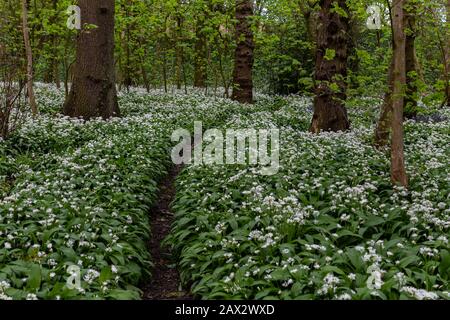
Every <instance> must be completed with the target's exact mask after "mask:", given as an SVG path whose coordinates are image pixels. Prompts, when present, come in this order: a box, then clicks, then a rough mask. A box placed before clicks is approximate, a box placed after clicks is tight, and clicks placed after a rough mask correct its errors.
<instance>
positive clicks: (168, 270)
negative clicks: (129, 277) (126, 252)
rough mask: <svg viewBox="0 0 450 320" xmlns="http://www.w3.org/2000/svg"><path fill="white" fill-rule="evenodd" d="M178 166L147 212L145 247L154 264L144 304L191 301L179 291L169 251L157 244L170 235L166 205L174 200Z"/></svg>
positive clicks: (175, 271)
mask: <svg viewBox="0 0 450 320" xmlns="http://www.w3.org/2000/svg"><path fill="white" fill-rule="evenodd" d="M180 171H181V166H174V167H173V168H172V169H171V170H170V171H169V174H168V176H167V177H166V178H165V179H164V180H163V181H162V182H161V185H160V191H159V195H158V200H157V202H156V204H155V206H154V207H153V209H152V211H151V214H152V215H151V219H150V220H151V222H150V223H151V227H152V238H151V240H150V243H149V250H150V253H151V259H152V261H153V263H154V264H155V265H154V267H153V269H152V271H151V272H152V279H151V282H150V283H149V284H148V285H146V286H144V288H143V291H144V294H143V296H142V298H143V299H144V300H175V299H180V300H191V299H192V297H191V296H190V295H189V294H188V293H187V292H183V291H180V277H179V274H178V271H177V270H176V268H175V267H174V264H175V262H174V260H173V256H172V253H171V250H170V249H169V248H166V247H161V242H162V241H163V240H164V238H165V237H166V236H167V235H168V234H169V233H170V228H171V225H172V222H173V219H174V216H173V213H172V212H171V210H170V204H171V202H172V201H173V199H174V197H175V179H176V177H177V176H178V174H179V173H180Z"/></svg>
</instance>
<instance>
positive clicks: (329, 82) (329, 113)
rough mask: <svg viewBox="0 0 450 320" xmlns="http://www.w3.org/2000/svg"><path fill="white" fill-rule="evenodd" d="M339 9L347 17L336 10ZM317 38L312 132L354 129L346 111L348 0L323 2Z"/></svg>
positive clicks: (323, 0)
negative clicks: (337, 7) (335, 8)
mask: <svg viewBox="0 0 450 320" xmlns="http://www.w3.org/2000/svg"><path fill="white" fill-rule="evenodd" d="M335 5H338V6H339V7H340V8H341V9H342V10H344V12H346V14H347V16H341V15H340V14H339V13H337V12H336V11H334V10H333V8H334V6H335ZM320 8H321V10H320V13H319V32H318V36H317V52H316V73H315V82H316V84H315V93H316V97H315V99H314V116H313V119H312V123H311V128H310V131H311V132H313V133H319V132H321V131H346V130H348V129H350V122H349V120H348V115H347V110H346V108H345V100H346V99H347V94H346V89H347V85H346V78H347V60H348V53H349V50H348V43H349V40H348V32H349V18H348V15H349V9H348V7H347V4H346V1H345V0H321V1H320Z"/></svg>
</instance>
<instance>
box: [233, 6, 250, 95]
mask: <svg viewBox="0 0 450 320" xmlns="http://www.w3.org/2000/svg"><path fill="white" fill-rule="evenodd" d="M252 15H253V1H252V0H236V20H237V21H238V23H237V26H236V41H237V47H236V53H235V60H234V72H233V94H232V99H233V100H235V101H239V102H241V103H253V75H252V73H253V50H254V47H255V45H254V41H253V32H252V29H251V24H250V20H249V18H250V17H252Z"/></svg>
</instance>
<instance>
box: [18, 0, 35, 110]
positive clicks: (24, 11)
mask: <svg viewBox="0 0 450 320" xmlns="http://www.w3.org/2000/svg"><path fill="white" fill-rule="evenodd" d="M22 31H23V40H24V45H25V52H26V55H27V93H28V101H29V103H30V107H31V112H32V113H33V116H36V115H37V114H38V107H37V104H36V98H35V96H34V89H33V52H32V50H31V42H30V29H29V28H28V8H27V1H26V0H22Z"/></svg>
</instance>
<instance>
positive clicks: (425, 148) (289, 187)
mask: <svg viewBox="0 0 450 320" xmlns="http://www.w3.org/2000/svg"><path fill="white" fill-rule="evenodd" d="M260 101H262V102H261V103H260V104H259V105H257V106H256V107H253V108H249V107H246V109H245V110H243V111H242V112H241V113H239V114H235V115H234V116H232V117H230V119H229V122H228V123H227V124H226V127H233V126H244V127H245V126H248V127H267V128H270V127H274V126H278V127H280V129H281V138H280V141H281V147H282V150H281V164H280V165H281V168H280V171H279V173H278V174H276V175H274V176H261V175H260V174H259V170H256V169H257V168H255V167H249V166H189V167H187V168H186V169H185V170H184V172H183V173H182V174H181V176H180V177H179V180H178V194H177V199H176V202H175V204H174V210H175V211H176V215H177V220H176V222H175V224H174V227H173V232H172V235H171V236H170V237H169V239H168V240H167V242H168V243H171V244H172V245H173V247H174V248H175V250H176V252H177V253H178V255H179V257H180V266H181V269H182V278H183V281H184V282H185V283H189V284H191V285H192V290H193V292H194V293H195V294H197V295H198V296H200V297H202V298H206V299H217V298H220V299H230V298H233V299H236V298H238V299H239V298H245V299H449V298H450V293H449V291H450V286H449V277H450V251H449V245H448V240H449V226H450V199H449V180H448V179H449V178H448V177H449V174H450V171H449V170H450V169H449V168H450V166H449V162H448V159H449V156H450V150H449V149H448V146H447V145H448V137H449V132H450V122H449V121H448V120H446V121H443V122H440V123H419V122H413V121H410V122H408V123H407V124H406V144H407V145H406V156H407V159H408V173H409V175H410V177H411V186H410V189H409V190H405V189H401V188H393V187H392V186H391V183H390V178H389V159H388V156H387V155H386V154H385V153H384V152H382V151H377V150H375V149H374V148H373V147H372V145H371V136H372V134H373V127H372V126H370V125H368V123H370V119H367V118H364V117H365V116H366V115H368V114H371V113H370V112H367V113H363V112H361V111H360V110H358V111H356V110H355V111H353V112H351V113H352V115H351V116H352V117H353V118H355V123H356V124H357V125H355V128H354V129H353V131H352V132H349V133H323V134H321V135H311V134H309V133H306V132H305V130H299V129H306V128H307V126H308V122H309V119H310V117H311V114H310V103H309V102H308V101H307V100H304V99H299V98H295V97H290V98H287V99H285V100H283V99H281V101H280V99H272V100H271V99H264V98H261V99H260ZM294 119H295V120H294ZM302 131H303V132H302Z"/></svg>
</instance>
